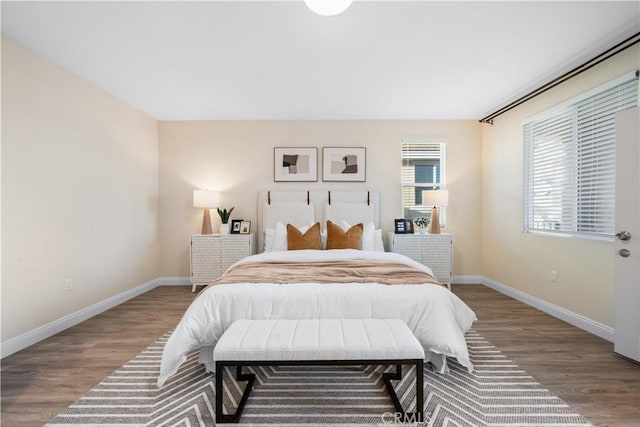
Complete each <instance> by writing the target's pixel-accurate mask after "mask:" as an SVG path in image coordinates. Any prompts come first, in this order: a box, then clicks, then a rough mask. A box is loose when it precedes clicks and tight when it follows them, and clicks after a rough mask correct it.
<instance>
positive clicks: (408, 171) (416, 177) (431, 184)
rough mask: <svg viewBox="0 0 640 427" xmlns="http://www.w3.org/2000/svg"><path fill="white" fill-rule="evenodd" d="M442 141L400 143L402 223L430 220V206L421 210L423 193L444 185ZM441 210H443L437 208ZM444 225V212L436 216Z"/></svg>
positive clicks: (405, 141)
mask: <svg viewBox="0 0 640 427" xmlns="http://www.w3.org/2000/svg"><path fill="white" fill-rule="evenodd" d="M444 145H445V144H444V141H442V140H440V141H435V142H431V141H423V140H420V139H403V140H402V176H401V181H402V207H403V211H404V218H405V219H416V218H418V217H427V218H431V208H432V207H431V206H422V191H423V190H439V189H441V188H442V186H443V184H444V170H443V165H444V161H443V160H444ZM441 209H443V208H441ZM440 221H441V222H443V223H444V211H442V213H441V214H440Z"/></svg>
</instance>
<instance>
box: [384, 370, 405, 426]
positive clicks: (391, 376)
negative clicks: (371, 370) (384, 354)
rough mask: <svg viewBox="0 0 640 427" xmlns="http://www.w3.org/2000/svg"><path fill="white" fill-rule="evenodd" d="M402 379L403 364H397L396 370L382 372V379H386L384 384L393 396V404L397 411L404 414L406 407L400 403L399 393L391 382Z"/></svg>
mask: <svg viewBox="0 0 640 427" xmlns="http://www.w3.org/2000/svg"><path fill="white" fill-rule="evenodd" d="M401 379H402V365H396V371H395V372H384V373H383V374H382V380H383V381H384V385H385V386H386V387H387V391H388V392H389V396H391V400H392V401H393V406H395V408H396V412H400V413H401V414H402V415H404V409H403V408H402V405H401V404H400V399H398V395H397V394H396V391H395V390H394V388H393V385H392V384H391V380H401Z"/></svg>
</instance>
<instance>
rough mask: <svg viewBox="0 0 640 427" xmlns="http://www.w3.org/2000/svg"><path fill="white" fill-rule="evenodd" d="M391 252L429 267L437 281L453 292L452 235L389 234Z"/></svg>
mask: <svg viewBox="0 0 640 427" xmlns="http://www.w3.org/2000/svg"><path fill="white" fill-rule="evenodd" d="M388 238H389V245H390V248H391V252H395V253H398V254H402V255H405V256H408V257H409V258H411V259H414V260H416V261H418V262H420V263H422V264H424V265H426V266H427V267H429V268H430V269H431V270H432V271H433V274H434V275H435V276H436V279H438V280H439V281H440V283H442V284H446V285H447V288H448V289H449V290H451V275H452V272H453V236H452V235H451V234H447V233H442V234H395V233H388Z"/></svg>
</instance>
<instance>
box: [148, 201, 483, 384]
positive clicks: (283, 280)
mask: <svg viewBox="0 0 640 427" xmlns="http://www.w3.org/2000/svg"><path fill="white" fill-rule="evenodd" d="M378 206H379V196H378V194H377V193H372V192H332V193H329V192H281V193H271V192H269V193H267V192H264V193H260V195H259V197H258V230H259V231H258V244H259V250H260V251H262V253H260V254H257V255H252V256H250V257H248V258H245V259H243V260H241V261H239V262H238V263H236V264H234V265H233V266H231V267H230V268H229V270H228V271H227V272H226V273H225V274H224V275H223V276H222V277H221V278H220V279H218V280H217V281H216V282H215V284H213V285H210V286H208V287H207V288H205V289H204V290H203V291H202V292H201V293H200V294H199V295H198V296H197V297H196V299H195V300H194V301H193V303H192V304H191V305H190V306H189V308H188V309H187V311H186V312H185V314H184V316H183V318H182V320H181V321H180V322H179V324H178V325H177V326H176V328H175V330H174V332H173V333H172V335H171V336H170V338H169V339H168V341H167V343H166V345H165V347H164V350H163V355H162V362H161V367H160V374H159V377H158V386H159V387H161V386H162V385H163V384H164V383H165V382H166V381H167V380H168V379H169V378H170V377H171V376H172V375H173V374H174V373H175V372H176V371H177V370H178V368H179V367H180V365H181V364H182V363H183V362H184V361H185V359H186V357H187V355H188V354H189V353H191V352H192V351H193V350H196V349H200V357H199V361H200V363H203V364H204V365H205V367H206V369H207V370H208V371H211V372H213V371H214V366H215V361H214V359H213V348H214V347H215V345H216V343H217V341H218V340H219V339H220V337H221V336H222V334H223V333H224V332H225V331H226V329H227V328H228V327H229V326H230V325H231V324H232V323H233V322H234V321H236V320H240V319H314V318H354V319H355V318H381V319H388V318H397V319H402V320H403V321H404V322H405V323H406V324H407V325H408V326H409V328H410V329H411V330H412V332H413V333H414V335H415V336H416V337H417V338H418V340H419V342H420V343H421V345H422V346H423V348H424V350H425V354H426V358H425V361H430V362H431V363H432V364H433V366H434V369H435V370H436V371H438V372H441V373H446V372H447V371H448V367H447V363H446V358H447V357H453V358H455V359H456V360H457V361H458V362H459V363H460V364H461V365H462V366H464V367H466V368H467V369H468V370H469V371H472V370H473V365H472V364H471V362H470V360H469V353H468V350H467V344H466V341H465V338H464V334H465V332H466V331H468V330H469V329H470V327H471V325H472V323H473V322H474V321H475V320H476V316H475V314H474V312H473V311H472V310H471V309H470V308H469V307H468V306H467V305H466V304H465V303H464V302H463V301H462V300H460V299H459V298H458V297H457V296H455V295H454V294H452V293H451V292H450V291H448V290H447V288H446V287H443V286H441V285H439V284H436V280H435V279H433V274H432V272H431V270H430V269H429V268H428V267H427V266H424V265H422V264H420V263H418V262H416V261H413V260H411V259H409V258H408V257H405V256H403V255H400V254H395V253H389V252H384V251H381V249H382V248H381V247H380V246H381V233H380V232H379V231H378V229H377V224H378ZM326 221H332V222H334V223H336V224H343V225H344V226H345V227H346V226H347V225H349V224H356V223H358V222H362V223H363V224H367V226H364V227H363V229H365V230H366V232H365V233H364V234H363V236H362V245H363V246H362V249H359V250H358V249H333V250H316V249H305V250H295V251H289V250H278V249H282V248H281V247H278V245H281V244H282V242H278V240H279V239H280V240H281V235H279V234H278V233H275V235H274V230H275V229H277V227H278V225H279V224H280V225H281V224H283V222H286V223H287V224H292V225H295V226H296V227H299V228H301V229H303V230H304V227H305V226H306V227H307V228H308V226H309V225H310V224H311V223H314V222H320V223H321V224H323V223H324V224H326ZM367 229H368V230H367ZM365 236H366V237H365ZM372 236H373V237H372ZM365 238H366V239H367V242H365ZM265 249H266V251H265ZM430 278H431V279H430Z"/></svg>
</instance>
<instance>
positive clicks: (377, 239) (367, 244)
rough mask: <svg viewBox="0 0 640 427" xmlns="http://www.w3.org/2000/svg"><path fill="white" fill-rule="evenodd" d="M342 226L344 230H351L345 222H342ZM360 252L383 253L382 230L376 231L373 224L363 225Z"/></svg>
mask: <svg viewBox="0 0 640 427" xmlns="http://www.w3.org/2000/svg"><path fill="white" fill-rule="evenodd" d="M342 226H343V227H344V229H345V230H348V229H349V228H351V225H350V224H349V223H348V222H347V221H345V220H342ZM362 250H363V251H378V252H384V243H383V242H382V230H376V226H375V224H374V223H373V222H370V223H368V224H364V231H363V232H362Z"/></svg>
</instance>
